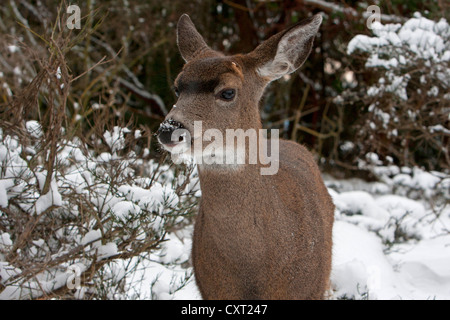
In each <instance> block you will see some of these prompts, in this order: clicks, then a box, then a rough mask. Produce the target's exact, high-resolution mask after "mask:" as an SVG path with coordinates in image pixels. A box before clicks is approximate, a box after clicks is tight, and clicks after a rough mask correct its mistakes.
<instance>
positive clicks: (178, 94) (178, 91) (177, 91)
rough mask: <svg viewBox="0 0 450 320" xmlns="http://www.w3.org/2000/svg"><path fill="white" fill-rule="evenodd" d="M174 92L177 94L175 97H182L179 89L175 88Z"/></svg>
mask: <svg viewBox="0 0 450 320" xmlns="http://www.w3.org/2000/svg"><path fill="white" fill-rule="evenodd" d="M173 91H174V92H175V95H176V96H177V97H179V96H180V90H178V88H177V87H174V88H173Z"/></svg>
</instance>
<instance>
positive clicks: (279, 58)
mask: <svg viewBox="0 0 450 320" xmlns="http://www.w3.org/2000/svg"><path fill="white" fill-rule="evenodd" d="M321 23H322V16H321V15H320V14H316V15H315V16H313V17H311V18H308V19H306V20H304V21H301V22H300V23H298V24H296V25H294V26H293V27H291V28H289V29H287V30H285V31H282V32H280V33H278V34H276V35H274V36H272V37H270V38H269V39H268V40H266V41H265V42H263V43H262V44H261V45H259V46H258V47H257V48H256V49H255V50H253V51H252V52H251V53H249V54H248V55H249V57H252V58H253V59H256V68H257V72H258V74H259V75H260V76H261V77H263V78H266V79H268V80H269V81H272V80H275V79H278V78H280V77H282V76H284V75H286V74H289V73H292V72H294V71H295V70H297V69H298V68H300V67H301V65H302V64H303V63H304V62H305V60H306V58H307V57H308V55H309V53H310V52H311V48H312V45H313V41H314V36H315V35H316V33H317V31H318V30H319V27H320V24H321Z"/></svg>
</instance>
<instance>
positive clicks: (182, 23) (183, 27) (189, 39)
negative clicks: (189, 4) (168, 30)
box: [177, 14, 209, 62]
mask: <svg viewBox="0 0 450 320" xmlns="http://www.w3.org/2000/svg"><path fill="white" fill-rule="evenodd" d="M177 44H178V49H179V50H180V53H181V56H182V57H183V59H184V60H185V61H186V62H189V61H190V60H192V59H194V58H195V56H197V55H198V54H199V53H200V52H202V51H204V50H205V49H209V48H208V45H207V44H206V42H205V40H203V37H202V36H201V35H200V33H198V31H197V29H196V28H195V26H194V23H193V22H192V20H191V18H189V16H188V15H187V14H183V15H182V16H181V17H180V19H179V20H178V25H177Z"/></svg>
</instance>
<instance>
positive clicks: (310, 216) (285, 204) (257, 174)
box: [158, 15, 334, 299]
mask: <svg viewBox="0 0 450 320" xmlns="http://www.w3.org/2000/svg"><path fill="white" fill-rule="evenodd" d="M321 22H322V17H321V16H320V15H315V16H313V17H312V18H309V19H307V20H305V21H303V22H301V23H299V24H297V25H295V26H293V27H291V28H289V29H287V30H285V31H283V32H281V33H278V34H276V35H274V36H272V37H271V38H269V39H268V40H266V41H265V42H264V43H262V44H261V45H260V46H258V47H257V48H256V49H255V50H254V51H252V52H250V53H248V54H238V55H233V56H225V55H223V54H222V53H220V52H217V51H214V50H212V49H211V48H209V47H208V46H207V44H206V43H205V41H204V40H203V38H202V36H201V35H200V34H199V33H198V32H197V30H196V29H195V26H194V24H193V23H192V21H191V20H190V18H189V17H188V16H187V15H183V16H181V18H180V20H179V22H178V30H177V36H178V38H177V41H178V47H179V50H180V53H181V55H182V57H183V58H184V60H185V61H186V64H185V65H184V67H183V70H182V71H181V73H180V74H179V75H178V77H177V79H176V81H175V91H176V93H177V95H178V101H177V102H176V105H174V107H173V108H172V110H171V111H170V112H169V114H168V115H167V117H166V120H165V121H164V122H163V123H162V124H161V126H160V129H159V130H158V139H159V142H160V143H161V145H162V146H163V147H164V148H165V149H166V150H168V151H169V152H171V153H172V156H175V155H178V156H180V155H182V154H188V155H190V156H192V157H193V158H194V159H195V161H196V162H197V164H198V171H199V178H200V187H201V191H202V198H201V203H200V208H199V213H198V217H197V219H196V222H195V229H194V240H193V249H192V260H193V265H194V273H195V278H196V281H197V284H198V288H199V290H200V292H201V294H202V296H203V298H205V299H322V298H324V294H325V292H326V290H327V289H328V285H329V283H328V282H329V276H330V269H331V248H332V226H333V221H334V205H333V203H332V200H331V198H330V196H329V194H328V191H327V189H326V187H325V185H324V183H323V180H322V178H321V176H320V172H319V169H318V167H317V165H316V163H315V161H314V159H313V157H312V156H311V154H310V153H309V152H308V151H307V150H306V149H305V148H304V147H303V146H301V145H299V144H297V143H295V142H292V141H283V140H275V142H276V143H273V144H272V142H270V143H269V140H272V137H271V138H270V139H269V138H265V137H262V136H261V135H259V134H252V132H260V131H261V129H262V126H261V119H260V115H259V106H258V104H259V101H260V99H261V96H262V94H263V91H264V88H265V87H266V85H267V84H268V83H269V82H270V81H272V80H275V79H278V78H280V77H282V76H284V75H286V74H289V73H292V72H294V71H295V70H297V69H298V68H299V67H300V66H301V65H302V64H303V62H304V61H305V59H306V58H307V56H308V55H309V53H310V51H311V48H312V45H313V39H314V37H315V35H316V33H317V31H318V29H319V26H320V24H321ZM230 130H231V132H232V133H233V135H230V136H231V137H232V140H233V141H232V143H228V142H229V141H228V140H230V139H231V138H230V139H228V138H229V136H228V133H229V132H228V131H230ZM220 136H221V137H220ZM223 137H227V144H226V146H225V147H223V148H220V145H218V144H217V142H218V141H219V142H220V143H223V140H222V138H223ZM213 138H214V139H213ZM273 138H275V137H273ZM247 140H249V143H246V141H247ZM236 141H237V142H236ZM255 141H256V143H257V145H258V148H255V146H254V145H253V146H252V145H251V144H252V143H253V144H254V143H255ZM199 142H200V143H199ZM208 142H209V143H208ZM235 142H236V143H235ZM213 143H214V144H215V147H214V148H210V144H213ZM252 148H253V149H252ZM261 148H262V149H264V150H265V151H267V152H266V153H265V152H259V151H256V150H259V149H261ZM240 152H241V153H240ZM255 152H259V153H258V154H259V155H260V157H258V161H250V160H249V159H251V158H252V155H253V153H255ZM269 154H270V156H269ZM267 160H271V161H272V162H273V163H272V164H270V166H271V167H272V169H274V170H272V171H270V170H269V171H267V172H265V173H264V172H263V169H264V168H265V169H268V168H267V167H268V162H267ZM274 163H275V164H274Z"/></svg>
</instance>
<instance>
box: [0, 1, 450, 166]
mask: <svg viewBox="0 0 450 320" xmlns="http://www.w3.org/2000/svg"><path fill="white" fill-rule="evenodd" d="M76 4H77V5H78V6H79V7H80V8H81V14H82V30H73V31H72V32H70V33H69V31H67V30H64V28H62V29H61V26H56V28H55V22H56V21H58V17H57V15H58V10H59V8H63V9H64V8H66V4H62V6H61V3H60V1H52V0H44V1H40V2H38V4H36V3H35V2H30V1H27V0H14V1H5V3H4V4H3V5H2V8H1V9H0V11H1V16H2V19H1V24H0V29H1V33H2V35H1V41H2V42H3V43H5V42H7V43H15V44H17V45H20V46H26V47H27V48H28V51H26V52H27V53H28V54H27V55H26V56H23V59H21V60H19V61H17V55H14V57H12V58H11V59H12V60H8V53H7V52H5V51H6V48H3V54H2V56H3V61H2V62H3V63H2V66H1V67H2V70H3V73H4V75H5V76H6V77H8V76H14V72H13V69H14V67H15V66H19V67H21V69H23V70H24V74H23V75H22V78H25V79H26V80H27V79H28V80H31V79H32V78H34V77H35V75H36V74H37V73H38V70H39V68H40V67H39V65H38V63H37V62H34V61H33V60H36V61H39V59H42V57H43V56H45V55H46V54H47V53H48V49H47V46H48V45H47V44H46V43H45V42H44V41H42V39H40V38H39V37H37V36H36V34H37V35H41V36H42V37H43V38H47V39H50V38H52V34H53V37H55V30H56V31H57V30H58V29H60V31H59V37H60V39H66V40H67V39H71V40H70V41H72V42H71V43H68V44H67V45H66V47H67V50H66V52H65V53H64V58H65V61H66V63H67V66H68V73H69V75H70V77H72V78H74V77H76V76H78V75H80V74H83V73H84V72H86V71H87V70H89V71H88V72H87V73H86V74H84V75H83V76H82V77H80V78H79V80H77V81H74V82H73V83H71V88H70V94H69V103H68V105H67V111H68V114H69V116H72V117H74V116H75V115H76V114H80V115H81V116H82V117H83V120H82V122H81V126H82V127H84V128H88V127H89V125H86V123H88V122H89V119H90V118H89V117H90V114H91V113H92V105H93V104H95V103H97V104H99V105H100V106H103V105H105V106H106V107H107V108H110V109H112V110H114V114H115V116H116V117H118V118H121V119H122V120H123V121H124V123H127V122H128V120H129V119H133V121H136V122H137V124H138V125H142V126H145V127H146V128H148V130H149V132H154V131H155V130H156V129H157V127H158V125H159V123H160V121H161V120H162V119H163V117H164V115H165V114H166V112H167V111H168V110H170V108H171V106H172V104H174V102H175V101H176V98H175V95H174V93H173V90H172V83H173V80H174V78H175V77H176V75H177V73H178V72H179V71H180V70H181V68H182V65H183V61H182V59H181V57H180V55H179V53H178V50H177V46H176V40H175V39H176V37H175V30H176V23H177V20H178V18H179V16H180V15H181V14H182V13H188V14H189V15H190V16H191V18H192V20H193V21H194V23H195V24H196V26H197V28H198V30H199V31H200V33H201V34H202V35H203V36H204V37H205V39H206V40H207V43H208V44H209V45H210V46H211V47H213V48H214V49H217V50H221V51H224V52H226V53H228V54H233V53H239V52H249V51H251V50H252V49H253V48H255V47H256V46H257V45H258V44H259V43H260V42H262V41H263V40H264V39H267V38H268V37H270V36H271V35H273V34H275V33H277V32H279V31H281V30H283V29H285V28H286V27H288V26H290V25H292V24H294V23H296V22H298V21H300V20H302V19H304V18H306V17H308V16H310V15H311V14H315V13H318V12H323V13H325V19H324V22H323V24H322V26H321V30H320V34H319V35H318V36H317V38H316V42H315V47H314V50H313V52H312V53H311V56H310V58H309V59H308V60H307V62H306V63H305V65H304V66H303V67H302V68H301V70H300V71H299V72H297V73H295V74H293V75H292V77H290V78H289V79H284V80H281V81H277V82H275V83H273V84H271V86H270V88H269V89H268V91H267V94H266V96H265V99H264V101H263V102H262V103H261V115H262V118H263V123H264V126H265V127H266V128H279V129H281V132H282V136H283V137H284V138H286V139H294V140H296V141H299V142H301V143H304V144H306V145H307V146H308V147H309V148H310V149H312V150H313V151H314V152H315V153H316V154H317V155H318V156H319V157H321V159H323V163H326V164H327V165H331V166H333V167H334V166H336V165H337V166H340V167H341V168H345V169H350V170H351V169H357V167H356V166H355V164H356V160H357V159H358V158H360V157H363V156H364V155H365V154H366V153H367V152H370V151H375V152H376V153H378V154H379V156H380V158H381V159H382V160H383V159H384V157H385V156H387V155H389V156H390V157H392V158H393V159H394V161H395V163H396V164H399V165H419V166H424V167H425V168H426V169H436V170H440V169H444V168H446V169H448V165H449V158H448V155H445V152H444V153H443V152H442V148H445V147H448V135H447V136H446V137H436V136H433V137H429V136H427V137H424V135H423V133H422V132H420V130H418V129H417V128H414V126H411V125H408V124H406V125H405V126H403V128H404V129H403V130H402V132H401V133H400V134H399V138H398V139H397V140H392V139H387V138H386V136H387V134H386V132H383V130H377V131H376V132H371V131H370V130H369V129H368V125H367V121H368V118H370V117H371V115H370V114H369V113H368V111H367V108H368V105H369V104H370V103H371V101H369V100H370V99H368V97H367V94H366V93H367V88H368V86H370V85H371V84H372V83H373V82H374V81H376V80H377V79H378V76H377V70H376V69H375V70H374V69H371V70H366V69H365V68H364V59H363V58H364V57H363V56H361V57H358V56H355V55H353V56H349V55H347V54H346V45H347V43H348V42H349V41H350V39H351V38H352V37H354V36H355V35H356V34H368V35H370V34H371V31H370V30H369V29H368V28H367V27H366V19H365V18H364V17H363V16H362V14H363V12H365V10H366V8H367V6H368V5H370V4H372V3H366V2H360V1H329V2H325V1H311V0H310V1H301V0H288V1H246V0H236V1H231V0H230V1H228V0H224V1H177V0H175V1H138V0H128V1H115V0H111V1H93V0H91V1H80V2H79V3H76ZM376 4H377V5H379V6H380V9H381V13H383V14H384V16H383V20H384V21H383V20H382V22H383V23H394V22H404V21H406V19H407V18H409V17H412V15H413V13H414V12H416V11H417V12H421V13H422V15H423V16H425V17H428V18H430V19H436V20H438V19H439V18H440V17H445V16H447V18H448V15H449V10H448V3H447V4H446V3H445V2H444V1H425V2H424V1H400V0H389V1H380V2H377V3H376ZM60 6H61V7H60ZM62 11H63V13H64V10H62ZM59 21H62V20H61V19H60V20H59ZM24 22H26V23H24ZM27 28H29V29H30V30H32V31H30V30H27ZM60 41H62V40H60ZM67 41H68V40H67ZM14 59H16V60H14ZM102 59H104V60H103V62H105V61H106V60H108V62H107V63H104V64H101V65H97V66H96V67H95V68H92V67H93V66H94V65H95V64H96V63H97V62H99V61H101V60H102ZM30 61H31V62H32V63H30ZM25 64H27V66H25ZM345 75H347V76H348V75H350V81H348V79H349V78H348V77H347V78H346V77H345ZM346 79H347V80H346ZM26 80H25V81H22V82H21V83H18V84H17V87H16V88H11V89H12V90H13V91H14V93H17V92H18V90H20V89H21V88H23V86H25V85H26V84H27V82H28V81H26ZM444 89H447V90H448V88H444ZM0 90H1V89H0ZM415 90H416V88H408V93H409V96H410V99H409V101H407V102H406V104H407V105H408V107H410V108H411V107H412V108H420V105H419V106H417V104H420V103H421V101H418V99H417V97H416V96H417V94H415V93H414V91H415ZM441 92H444V93H445V90H441ZM337 96H340V97H342V98H344V100H343V102H342V100H341V102H340V103H339V104H337V103H335V101H336V99H335V98H336V97H337ZM3 97H4V98H3V99H2V101H1V104H0V105H1V106H2V108H5V106H7V105H8V104H9V103H11V100H10V99H9V98H7V97H6V98H5V94H4V93H3ZM302 98H303V99H302ZM377 98H378V99H379V100H386V101H390V100H391V97H389V96H383V97H377ZM419 100H420V99H419ZM74 104H75V106H79V109H77V110H74ZM422 104H423V101H422ZM43 107H45V105H44V106H43ZM434 107H435V108H443V105H442V104H439V103H438V104H436V105H434ZM434 121H438V123H442V121H444V122H445V123H442V124H443V125H444V126H445V125H447V126H448V119H447V120H446V119H434ZM405 139H407V140H408V141H406V142H405ZM433 139H434V140H436V139H437V140H439V141H438V143H435V142H433V141H431V140H433ZM345 141H351V142H352V143H354V148H353V149H352V150H351V151H350V152H349V151H348V150H347V151H345V152H343V151H342V150H341V148H340V146H341V145H342V143H344V142H345ZM153 142H154V141H153ZM153 147H155V145H154V144H153ZM405 148H406V149H408V150H407V152H402V150H403V149H405ZM447 150H448V149H447ZM405 154H406V155H407V156H405ZM159 155H160V154H158V153H152V154H151V156H154V157H157V156H159ZM340 172H346V171H341V170H340Z"/></svg>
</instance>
